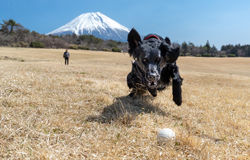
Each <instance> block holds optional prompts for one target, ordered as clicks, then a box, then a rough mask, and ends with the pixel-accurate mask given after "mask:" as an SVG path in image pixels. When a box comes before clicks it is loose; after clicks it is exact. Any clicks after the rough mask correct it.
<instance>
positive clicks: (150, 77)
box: [127, 28, 183, 105]
mask: <svg viewBox="0 0 250 160" xmlns="http://www.w3.org/2000/svg"><path fill="white" fill-rule="evenodd" d="M128 44H129V54H130V56H132V57H133V58H134V60H135V61H134V62H133V63H132V71H131V72H130V73H129V74H128V76H127V83H128V87H129V88H130V89H132V92H131V93H130V94H129V96H131V97H133V96H135V95H142V94H144V93H146V91H147V90H148V91H149V92H150V93H151V95H152V96H154V97H156V96H157V90H158V91H162V90H163V89H165V88H166V86H168V85H169V84H170V82H171V79H172V88H173V100H174V102H175V103H176V104H177V105H181V103H182V95H181V85H182V80H183V79H182V78H181V76H180V73H179V69H178V66H177V64H176V62H175V61H176V60H177V58H178V57H179V55H180V49H179V47H175V48H174V47H172V46H171V42H170V39H169V38H168V37H166V38H165V39H163V38H162V37H160V36H158V35H155V34H154V35H153V34H149V35H147V36H145V37H144V39H143V41H142V40H141V37H140V35H139V33H138V32H137V31H136V30H135V29H134V28H133V29H132V30H131V31H130V32H129V34H128Z"/></svg>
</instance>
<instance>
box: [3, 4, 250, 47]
mask: <svg viewBox="0 0 250 160" xmlns="http://www.w3.org/2000/svg"><path fill="white" fill-rule="evenodd" d="M249 7H250V1H249V0H238V1H236V0H209V1H208V0H206V1H204V0H176V1H173V0H123V1H121V0H119V1H118V0H8V1H6V0H1V2H0V21H1V22H2V20H8V19H14V20H15V21H16V22H18V23H21V24H22V25H23V26H24V27H26V28H28V29H30V30H31V31H33V30H35V31H36V32H39V33H40V34H46V33H48V32H50V31H53V30H55V29H57V28H59V27H61V26H62V25H64V24H66V23H68V22H69V21H71V20H72V19H74V18H75V17H77V16H79V15H80V14H82V13H87V12H101V13H103V14H104V15H106V16H108V17H110V18H111V19H113V20H115V21H117V22H118V23H120V24H122V25H124V26H126V27H128V28H133V27H135V28H136V29H137V31H138V32H139V33H140V34H142V35H146V34H149V33H156V34H158V35H161V36H162V37H165V36H168V37H169V38H170V39H171V41H172V42H178V43H182V42H184V41H186V42H189V41H190V42H193V43H194V44H195V45H205V43H206V41H207V40H209V42H210V45H213V44H214V45H215V46H216V47H217V48H218V49H220V48H221V45H226V44H233V45H235V44H241V45H244V44H250V20H249V16H250V9H249Z"/></svg>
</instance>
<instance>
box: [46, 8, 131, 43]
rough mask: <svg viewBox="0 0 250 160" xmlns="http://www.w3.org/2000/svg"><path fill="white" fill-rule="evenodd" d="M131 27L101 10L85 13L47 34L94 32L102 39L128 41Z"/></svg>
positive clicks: (93, 33)
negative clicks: (118, 21)
mask: <svg viewBox="0 0 250 160" xmlns="http://www.w3.org/2000/svg"><path fill="white" fill-rule="evenodd" d="M129 31H130V30H129V29H128V28H126V27H125V26H123V25H121V24H119V23H117V22H116V21H114V20H112V19H111V18H109V17H107V16H105V15H104V14H102V13H100V12H90V13H84V14H81V15H79V16H78V17H76V18H75V19H73V20H72V21H70V22H69V23H67V24H65V25H64V26H62V27H60V28H58V29H56V30H54V31H52V32H49V33H47V35H50V34H52V35H65V34H73V33H74V34H76V35H83V34H92V35H94V36H96V37H99V38H102V39H113V40H118V41H123V42H124V41H126V40H127V35H128V33H129Z"/></svg>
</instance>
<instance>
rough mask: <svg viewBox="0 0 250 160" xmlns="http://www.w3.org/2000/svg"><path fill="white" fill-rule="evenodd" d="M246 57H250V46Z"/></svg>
mask: <svg viewBox="0 0 250 160" xmlns="http://www.w3.org/2000/svg"><path fill="white" fill-rule="evenodd" d="M246 57H250V46H248V48H247V51H246Z"/></svg>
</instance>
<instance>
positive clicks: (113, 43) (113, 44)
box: [107, 40, 117, 48]
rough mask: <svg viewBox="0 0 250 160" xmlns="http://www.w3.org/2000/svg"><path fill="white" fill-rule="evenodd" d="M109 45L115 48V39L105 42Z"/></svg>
mask: <svg viewBox="0 0 250 160" xmlns="http://www.w3.org/2000/svg"><path fill="white" fill-rule="evenodd" d="M107 45H108V46H109V47H114V48H117V42H116V41H113V40H110V42H109V43H108V44H107Z"/></svg>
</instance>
